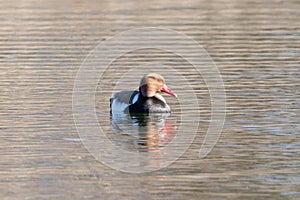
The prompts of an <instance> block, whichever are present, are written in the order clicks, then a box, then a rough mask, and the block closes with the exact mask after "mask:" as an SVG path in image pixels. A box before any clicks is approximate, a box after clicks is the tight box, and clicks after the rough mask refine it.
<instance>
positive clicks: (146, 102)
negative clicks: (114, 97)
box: [129, 95, 171, 113]
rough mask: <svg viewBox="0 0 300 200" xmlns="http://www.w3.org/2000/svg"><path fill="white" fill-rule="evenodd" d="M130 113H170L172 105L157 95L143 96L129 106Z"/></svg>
mask: <svg viewBox="0 0 300 200" xmlns="http://www.w3.org/2000/svg"><path fill="white" fill-rule="evenodd" d="M129 112H130V113H169V112H171V110H170V107H169V106H168V104H166V103H165V102H163V101H161V100H160V99H158V98H156V97H143V96H142V95H140V96H139V99H138V100H137V101H136V102H135V103H134V104H131V105H130V106H129Z"/></svg>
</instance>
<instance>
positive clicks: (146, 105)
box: [110, 73, 177, 114]
mask: <svg viewBox="0 0 300 200" xmlns="http://www.w3.org/2000/svg"><path fill="white" fill-rule="evenodd" d="M161 92H163V93H166V94H169V95H171V96H174V97H177V95H176V94H175V93H174V92H173V91H172V90H170V89H169V88H168V87H167V85H166V82H165V79H164V77H162V76H161V75H160V74H157V73H149V74H146V75H144V76H143V77H142V78H141V80H140V84H139V89H138V90H128V91H120V92H117V93H115V94H114V95H113V97H111V98H110V113H111V114H113V113H119V112H125V113H130V114H140V113H170V112H171V109H170V106H169V105H168V104H167V102H166V100H165V98H164V97H163V96H162V95H161Z"/></svg>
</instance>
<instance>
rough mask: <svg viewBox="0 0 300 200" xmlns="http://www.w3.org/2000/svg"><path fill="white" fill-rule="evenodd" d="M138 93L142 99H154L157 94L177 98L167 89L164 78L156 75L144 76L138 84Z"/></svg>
mask: <svg viewBox="0 0 300 200" xmlns="http://www.w3.org/2000/svg"><path fill="white" fill-rule="evenodd" d="M139 90H140V92H141V93H142V95H143V96H144V97H154V96H156V95H157V93H158V92H164V93H167V94H169V95H172V96H175V97H177V95H176V94H175V93H174V92H172V91H171V90H170V89H168V87H167V85H166V83H165V79H164V77H162V76H161V75H159V74H156V73H150V74H147V75H145V76H144V77H143V78H142V79H141V82H140V87H139Z"/></svg>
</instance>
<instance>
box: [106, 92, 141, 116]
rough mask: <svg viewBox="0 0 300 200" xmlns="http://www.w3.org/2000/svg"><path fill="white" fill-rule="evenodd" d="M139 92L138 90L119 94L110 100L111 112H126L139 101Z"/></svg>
mask: <svg viewBox="0 0 300 200" xmlns="http://www.w3.org/2000/svg"><path fill="white" fill-rule="evenodd" d="M138 96H139V92H138V91H137V90H132V91H131V90H127V91H121V92H117V93H115V94H114V95H113V97H112V98H110V110H111V112H112V111H124V110H125V108H126V107H127V106H128V105H130V104H133V103H134V102H136V101H137V99H138Z"/></svg>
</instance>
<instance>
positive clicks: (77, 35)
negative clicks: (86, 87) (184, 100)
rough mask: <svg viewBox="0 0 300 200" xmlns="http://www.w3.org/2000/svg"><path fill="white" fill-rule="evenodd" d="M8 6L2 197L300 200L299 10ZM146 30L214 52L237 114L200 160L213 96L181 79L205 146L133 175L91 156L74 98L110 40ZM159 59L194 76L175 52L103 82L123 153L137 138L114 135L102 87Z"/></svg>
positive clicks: (192, 4)
mask: <svg viewBox="0 0 300 200" xmlns="http://www.w3.org/2000/svg"><path fill="white" fill-rule="evenodd" d="M0 5H1V10H0V17H1V20H0V41H1V43H0V44H1V45H0V50H1V54H0V80H1V82H0V90H1V98H0V101H1V102H0V121H1V124H0V131H1V143H0V149H1V151H0V154H1V159H0V196H1V199H300V176H299V172H300V153H299V152H300V139H299V138H300V137H299V133H300V124H299V120H300V81H299V80H300V59H299V58H300V23H299V22H300V2H299V1H296V0H294V1H258V0H254V1H235V0H232V1H230V0H223V1H212V2H209V1H196V0H189V1H183V2H175V1H151V2H150V1H149V2H147V1H139V2H135V3H134V2H123V1H64V2H63V1H56V0H54V1H33V0H29V1H14V0H13V1H1V2H0ZM144 26H148V27H149V26H151V27H161V28H170V29H174V30H176V31H180V32H182V33H184V34H186V35H188V36H190V37H191V38H192V39H194V40H195V41H197V42H198V43H199V44H201V45H202V46H203V47H204V48H205V49H206V50H207V52H208V53H209V55H210V56H211V58H212V59H213V60H214V62H215V64H216V65H217V66H218V67H219V71H220V73H221V75H222V78H223V81H224V86H225V90H226V96H227V111H226V113H227V115H226V122H225V125H224V128H223V130H222V134H221V136H220V138H219V140H218V143H217V144H216V146H215V147H214V149H213V150H212V151H211V152H210V154H209V155H208V156H206V157H205V158H204V159H199V158H198V153H199V148H200V146H201V143H202V141H203V137H204V135H205V133H206V131H207V128H208V125H209V120H210V109H211V108H210V96H209V93H208V90H207V88H206V86H205V83H204V81H203V79H201V77H199V76H195V75H194V72H193V71H188V70H187V71H181V73H182V74H184V76H185V77H186V78H187V80H188V81H189V82H190V84H191V85H192V86H193V88H194V90H195V93H196V94H197V96H198V99H199V107H200V126H199V129H198V131H197V136H196V138H195V140H194V142H193V144H192V145H191V146H190V148H189V149H188V150H187V151H186V152H185V153H184V154H183V155H182V157H180V158H179V159H178V160H177V161H176V162H174V163H173V164H171V165H170V166H168V167H166V168H163V169H161V170H158V171H154V172H149V173H141V174H132V173H125V172H120V171H117V170H114V169H111V168H110V167H108V166H106V165H103V164H102V163H101V162H99V161H97V160H96V159H95V158H94V157H93V156H92V155H91V154H90V153H89V152H88V151H87V149H86V148H85V146H84V145H83V143H82V140H80V138H79V135H78V133H77V130H76V127H75V124H74V120H73V112H72V91H73V84H74V81H75V77H76V73H77V71H78V69H79V67H80V65H81V63H82V62H83V60H84V58H85V57H86V56H87V55H88V54H89V53H90V51H91V50H93V49H94V48H95V47H96V45H98V44H99V42H100V41H102V40H105V39H107V38H108V37H111V36H114V35H115V34H117V33H119V32H121V31H125V30H128V29H131V28H136V27H144ZM187 51H188V49H187ZM144 53H145V52H144ZM139 55H140V56H139ZM143 55H148V56H143ZM157 60H159V61H161V62H163V63H165V64H167V65H170V66H172V65H173V66H179V65H181V64H182V65H184V66H187V67H188V64H187V63H186V62H184V61H182V60H180V59H178V58H174V55H171V54H168V53H164V52H160V51H156V52H154V53H153V52H151V51H150V53H149V52H148V54H147V51H146V53H145V54H141V53H140V52H137V53H136V54H134V53H133V54H131V55H127V56H124V57H122V58H120V59H119V60H117V61H116V62H114V63H112V67H111V68H110V69H111V70H108V71H107V73H106V74H105V76H103V79H102V82H101V81H100V82H99V87H98V89H97V94H96V112H97V117H98V120H99V124H100V125H101V127H102V128H103V130H107V131H108V132H107V135H108V137H109V138H110V139H111V140H112V141H114V142H115V143H117V144H118V145H120V146H121V147H122V148H125V149H126V148H127V149H130V148H133V150H132V149H131V150H132V151H134V150H136V147H137V146H136V144H135V145H132V140H133V141H136V137H133V139H132V137H127V136H124V135H123V134H120V133H118V132H116V131H115V130H114V129H113V125H112V123H111V121H110V118H109V108H108V105H109V104H108V98H109V97H110V95H111V91H110V90H109V88H111V87H112V86H111V85H109V84H108V83H109V82H106V81H103V80H106V79H107V80H110V79H112V78H113V77H116V75H117V73H119V74H120V75H121V74H122V73H123V72H126V71H128V70H129V69H131V67H132V65H135V64H136V63H139V64H145V63H148V62H152V61H157ZM114 69H115V70H114ZM186 69H187V68H186ZM105 78H106V79H105ZM137 78H139V77H137ZM101 83H102V85H101ZM103 83H106V84H107V85H105V84H103ZM170 85H174V86H175V87H174V89H175V90H176V91H179V93H180V90H179V89H180V87H179V86H178V87H177V86H176V84H175V83H172V82H170ZM100 86H101V87H100ZM181 89H182V90H184V88H181ZM179 95H180V94H179ZM167 101H168V102H169V103H170V106H171V107H172V108H173V110H174V114H173V115H172V117H171V119H174V120H173V121H172V123H173V122H174V123H179V122H180V119H179V118H180V109H177V108H178V107H177V105H178V102H177V101H176V99H174V98H169V97H168V98H167ZM101 102H103V103H101ZM83 109H84V108H83ZM190 110H191V114H193V112H195V111H193V108H190ZM128 123H129V122H128ZM172 123H171V124H172ZM125 125H126V124H125ZM127 125H128V124H127ZM129 125H130V124H129ZM146 126H148V127H150V128H151V126H150V125H149V124H146ZM171 136H172V134H171ZM144 139H145V138H144ZM148 139H149V138H148ZM147 141H148V142H149V140H147V138H146V141H144V142H147ZM150 142H151V141H150ZM144 146H145V145H144ZM138 147H139V146H138ZM142 149H144V147H142ZM142 151H145V150H142ZM112 160H113V159H112Z"/></svg>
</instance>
